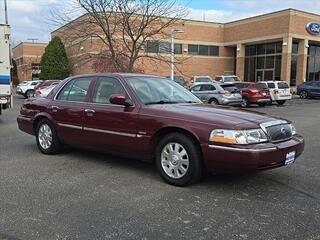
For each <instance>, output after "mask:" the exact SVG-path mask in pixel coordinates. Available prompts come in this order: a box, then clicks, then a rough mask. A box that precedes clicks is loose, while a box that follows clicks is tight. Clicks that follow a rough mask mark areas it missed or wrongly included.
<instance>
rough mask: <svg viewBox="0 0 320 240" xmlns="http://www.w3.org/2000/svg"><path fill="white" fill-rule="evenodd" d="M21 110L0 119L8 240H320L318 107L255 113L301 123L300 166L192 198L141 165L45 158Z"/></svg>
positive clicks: (96, 156) (71, 155)
mask: <svg viewBox="0 0 320 240" xmlns="http://www.w3.org/2000/svg"><path fill="white" fill-rule="evenodd" d="M14 100H15V106H14V108H13V109H10V110H6V111H4V114H3V115H2V116H0V240H3V239H299V240H302V239H306V240H313V239H320V228H319V226H320V143H319V137H320V127H319V125H320V99H319V100H300V99H294V100H292V101H291V102H289V103H288V104H286V105H285V106H284V107H278V106H276V105H273V106H267V107H265V108H257V107H252V108H251V110H255V111H260V112H265V113H269V114H272V115H275V116H279V117H283V118H287V119H290V120H292V121H293V122H294V124H295V126H296V127H297V129H298V132H299V133H301V134H302V135H303V136H304V137H305V140H306V148H305V152H304V153H303V155H302V156H301V157H300V158H299V159H298V160H297V161H296V162H295V163H294V164H292V165H289V166H287V167H282V168H278V169H275V170H271V171H266V172H261V173H257V174H254V175H248V176H226V175H211V176H208V177H207V178H205V179H204V180H203V181H202V182H200V183H199V184H196V185H192V186H190V187H186V188H179V187H173V186H170V185H167V184H165V183H164V182H163V181H162V180H161V178H160V177H159V175H158V173H157V171H156V169H155V167H154V166H153V165H151V164H148V163H143V162H140V161H137V160H132V159H125V158H119V157H115V156H111V155H106V154H102V153H93V152H89V151H84V150H80V149H67V150H65V151H64V152H63V153H62V154H60V155H56V156H46V155H43V154H41V153H40V152H39V151H38V149H37V147H36V144H35V139H34V137H32V136H29V135H27V134H25V133H23V132H21V131H19V130H18V129H17V124H16V116H17V114H18V112H19V108H20V105H21V103H22V102H23V99H22V97H15V99H14Z"/></svg>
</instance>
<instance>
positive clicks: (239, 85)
mask: <svg viewBox="0 0 320 240" xmlns="http://www.w3.org/2000/svg"><path fill="white" fill-rule="evenodd" d="M234 85H235V86H236V87H237V88H238V89H242V88H247V87H248V86H249V84H248V83H235V84H234Z"/></svg>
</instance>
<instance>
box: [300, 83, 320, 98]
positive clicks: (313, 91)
mask: <svg viewBox="0 0 320 240" xmlns="http://www.w3.org/2000/svg"><path fill="white" fill-rule="evenodd" d="M297 94H298V95H300V98H314V97H320V81H310V82H304V83H302V84H301V85H299V86H298V89H297Z"/></svg>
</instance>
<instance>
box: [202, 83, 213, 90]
mask: <svg viewBox="0 0 320 240" xmlns="http://www.w3.org/2000/svg"><path fill="white" fill-rule="evenodd" d="M214 90H216V88H215V87H214V86H213V85H209V84H206V85H202V86H201V91H214Z"/></svg>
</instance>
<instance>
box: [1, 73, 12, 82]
mask: <svg viewBox="0 0 320 240" xmlns="http://www.w3.org/2000/svg"><path fill="white" fill-rule="evenodd" d="M0 84H10V76H8V75H0Z"/></svg>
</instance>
